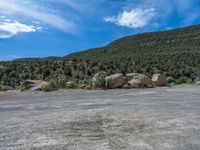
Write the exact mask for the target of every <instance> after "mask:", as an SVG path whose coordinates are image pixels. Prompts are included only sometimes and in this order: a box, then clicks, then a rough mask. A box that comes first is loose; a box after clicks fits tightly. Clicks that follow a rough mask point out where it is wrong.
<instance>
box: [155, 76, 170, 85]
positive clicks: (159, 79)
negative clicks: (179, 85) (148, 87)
mask: <svg viewBox="0 0 200 150" xmlns="http://www.w3.org/2000/svg"><path fill="white" fill-rule="evenodd" d="M152 82H153V84H154V85H155V86H166V85H167V83H168V82H167V78H166V76H165V75H162V74H154V75H153V77H152Z"/></svg>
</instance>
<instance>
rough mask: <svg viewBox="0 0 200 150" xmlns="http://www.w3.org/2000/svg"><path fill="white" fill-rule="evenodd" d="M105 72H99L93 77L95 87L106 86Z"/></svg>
mask: <svg viewBox="0 0 200 150" xmlns="http://www.w3.org/2000/svg"><path fill="white" fill-rule="evenodd" d="M105 77H106V73H105V72H100V73H97V74H96V75H95V76H94V77H93V79H92V86H93V88H104V87H105Z"/></svg>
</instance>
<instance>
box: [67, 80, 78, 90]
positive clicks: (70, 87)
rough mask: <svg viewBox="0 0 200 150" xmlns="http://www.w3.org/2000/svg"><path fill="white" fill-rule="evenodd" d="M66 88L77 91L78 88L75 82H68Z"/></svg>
mask: <svg viewBox="0 0 200 150" xmlns="http://www.w3.org/2000/svg"><path fill="white" fill-rule="evenodd" d="M66 88H67V89H77V88H78V84H77V83H76V82H74V81H70V82H67V84H66Z"/></svg>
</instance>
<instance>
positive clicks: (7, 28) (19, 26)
mask: <svg viewBox="0 0 200 150" xmlns="http://www.w3.org/2000/svg"><path fill="white" fill-rule="evenodd" d="M39 30H41V28H40V27H35V26H33V25H30V26H29V25H26V24H23V23H20V22H17V21H15V22H2V23H0V38H10V37H12V36H14V35H17V34H18V33H29V32H36V31H39Z"/></svg>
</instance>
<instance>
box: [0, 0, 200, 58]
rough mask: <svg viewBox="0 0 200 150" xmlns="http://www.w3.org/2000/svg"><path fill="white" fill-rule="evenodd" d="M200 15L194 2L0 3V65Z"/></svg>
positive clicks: (186, 22) (197, 20)
mask: <svg viewBox="0 0 200 150" xmlns="http://www.w3.org/2000/svg"><path fill="white" fill-rule="evenodd" d="M80 2H82V4H83V5H81V6H80ZM108 8H109V9H108ZM38 12H40V13H38ZM199 12H200V2H198V1H197V0H192V1H191V0H183V1H181V0H177V1H176V2H174V1H172V0H161V1H158V0H153V1H150V0H143V1H139V0H119V1H117V2H116V1H113V0H108V1H106V0H100V1H97V0H90V3H89V2H88V0H84V3H83V1H80V0H76V1H72V0H58V1H56V2H53V1H51V0H38V1H37V2H34V1H33V0H27V1H26V2H22V1H20V0H2V1H1V2H0V49H1V50H2V53H1V54H0V61H7V60H15V59H18V58H44V57H49V56H50V57H51V56H56V57H57V56H58V57H59V56H60V57H63V56H66V55H69V54H71V53H75V52H79V51H83V50H87V49H91V48H98V47H103V46H105V45H107V44H109V43H111V42H112V41H115V40H116V39H120V38H122V37H126V36H130V35H135V34H140V33H144V32H156V31H164V30H171V29H175V28H182V27H186V26H190V25H197V24H200V17H199V15H198V14H199ZM77 43H78V44H77Z"/></svg>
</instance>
